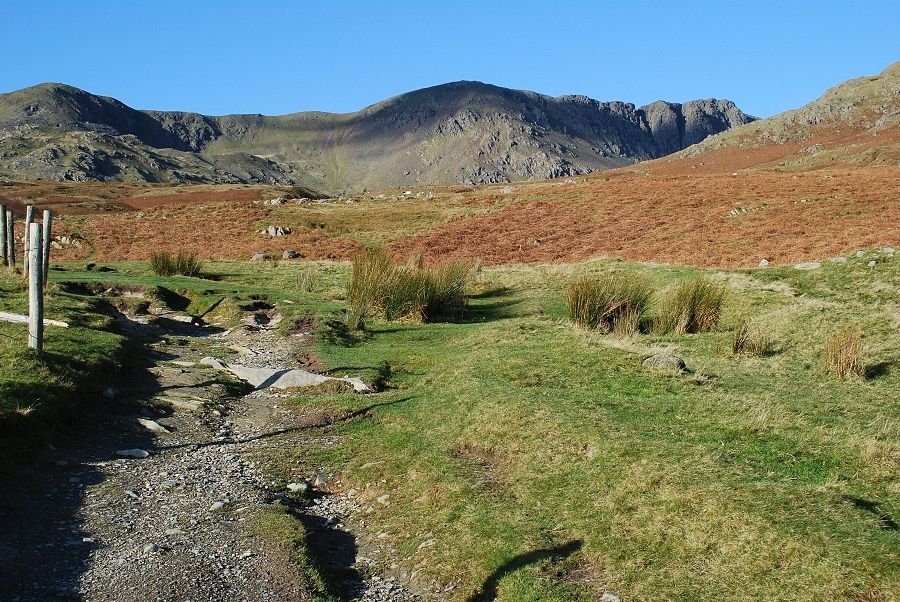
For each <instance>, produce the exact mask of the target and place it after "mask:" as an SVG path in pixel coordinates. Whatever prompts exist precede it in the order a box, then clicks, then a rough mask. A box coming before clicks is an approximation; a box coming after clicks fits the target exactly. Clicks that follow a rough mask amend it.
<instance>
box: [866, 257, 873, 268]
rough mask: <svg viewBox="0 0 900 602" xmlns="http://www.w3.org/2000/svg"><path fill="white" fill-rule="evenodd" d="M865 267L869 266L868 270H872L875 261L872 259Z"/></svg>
mask: <svg viewBox="0 0 900 602" xmlns="http://www.w3.org/2000/svg"><path fill="white" fill-rule="evenodd" d="M866 265H867V266H869V267H870V268H874V267H875V260H874V259H873V260H872V261H870V262H869V263H867V264H866Z"/></svg>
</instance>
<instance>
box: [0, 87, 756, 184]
mask: <svg viewBox="0 0 900 602" xmlns="http://www.w3.org/2000/svg"><path fill="white" fill-rule="evenodd" d="M753 119H754V118H753V117H750V116H748V115H746V114H744V113H743V112H741V110H740V109H738V108H737V107H736V106H735V104H734V103H733V102H731V101H727V100H715V99H708V100H695V101H691V102H686V103H684V104H679V103H669V102H663V101H657V102H654V103H652V104H649V105H647V106H644V107H641V108H635V106H634V105H632V104H628V103H624V102H600V101H596V100H593V99H590V98H587V97H585V96H561V97H558V98H552V97H549V96H544V95H541V94H537V93H534V92H527V91H519V90H510V89H506V88H500V87H497V86H492V85H489V84H483V83H480V82H456V83H450V84H444V85H441V86H435V87H432V88H426V89H423V90H417V91H414V92H410V93H407V94H402V95H400V96H397V97H394V98H391V99H388V100H386V101H383V102H380V103H377V104H375V105H372V106H370V107H367V108H365V109H363V110H361V111H359V112H356V113H348V114H335V113H322V112H306V113H294V114H291V115H283V116H277V117H270V116H263V115H227V116H222V117H210V116H205V115H200V114H197V113H185V112H174V111H139V110H136V109H133V108H131V107H129V106H127V105H125V104H123V103H121V102H119V101H118V100H116V99H114V98H108V97H104V96H96V95H93V94H90V93H88V92H85V91H83V90H80V89H78V88H74V87H72V86H66V85H62V84H41V85H38V86H34V87H32V88H26V89H24V90H19V91H16V92H11V93H8V94H3V95H0V176H2V177H5V178H9V179H34V178H41V179H46V180H122V181H147V182H187V183H201V182H203V183H241V182H248V183H249V182H264V183H270V184H302V185H306V186H309V187H311V188H316V189H320V190H330V191H342V190H358V189H361V188H364V187H369V188H372V187H385V186H397V185H406V184H415V183H428V184H454V183H465V184H481V183H494V182H508V181H514V180H522V179H537V178H552V177H559V176H570V175H579V174H584V173H588V172H592V171H598V170H604V169H609V168H613V167H620V166H624V165H629V164H632V163H635V162H637V161H643V160H646V159H653V158H656V157H662V156H664V155H668V154H670V153H672V152H676V151H679V150H681V149H684V148H686V147H688V146H690V145H692V144H695V143H697V142H700V141H702V140H704V139H705V138H706V137H707V136H709V135H711V134H716V133H719V132H722V131H724V130H727V129H728V128H731V127H735V126H739V125H743V124H746V123H749V122H751V121H752V120H753Z"/></svg>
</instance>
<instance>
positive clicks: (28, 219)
mask: <svg viewBox="0 0 900 602" xmlns="http://www.w3.org/2000/svg"><path fill="white" fill-rule="evenodd" d="M33 223H34V205H28V207H26V208H25V253H24V254H23V255H22V267H23V270H24V273H25V276H26V277H27V276H28V269H29V268H30V267H31V266H30V265H28V264H29V263H31V244H30V243H31V236H30V235H29V234H28V233H29V232H31V224H33Z"/></svg>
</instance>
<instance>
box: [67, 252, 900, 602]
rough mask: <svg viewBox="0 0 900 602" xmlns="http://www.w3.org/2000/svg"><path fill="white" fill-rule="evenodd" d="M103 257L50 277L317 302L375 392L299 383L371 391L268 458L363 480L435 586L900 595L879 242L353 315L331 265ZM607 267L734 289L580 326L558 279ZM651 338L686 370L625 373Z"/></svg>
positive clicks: (404, 568)
mask: <svg viewBox="0 0 900 602" xmlns="http://www.w3.org/2000/svg"><path fill="white" fill-rule="evenodd" d="M870 260H875V261H876V265H875V266H874V267H868V265H867V263H868V262H869V261H870ZM115 268H116V270H117V271H116V272H111V273H107V274H103V275H99V274H97V273H94V272H77V271H70V272H63V273H54V275H53V277H54V279H65V280H74V281H90V280H97V279H98V278H101V279H103V280H104V281H106V282H109V283H111V284H115V283H118V284H135V285H142V286H148V287H152V286H160V285H165V286H167V287H170V288H171V289H172V290H178V291H181V292H182V293H183V295H184V297H185V298H192V299H193V301H192V303H193V304H194V306H193V307H194V309H193V310H192V311H196V312H197V313H202V311H203V307H204V306H207V305H209V304H210V303H211V301H212V300H214V299H216V298H218V297H220V296H224V297H227V298H229V299H232V298H238V297H241V296H245V295H249V294H255V295H260V294H261V295H266V296H267V297H270V298H271V299H273V300H275V301H276V302H277V303H278V306H279V308H280V309H281V311H282V312H283V313H284V314H285V317H286V318H288V319H287V320H285V323H289V322H290V318H292V317H302V316H305V315H308V314H310V313H312V314H314V315H315V316H316V317H317V321H318V324H319V325H320V326H319V331H318V335H317V343H316V346H315V349H314V352H315V354H316V356H317V357H316V359H317V360H318V361H319V362H321V365H323V366H324V367H325V369H326V370H329V371H331V372H332V373H334V374H340V375H343V374H345V373H354V374H362V375H364V376H365V377H366V378H368V379H369V380H372V381H381V382H383V383H384V385H385V386H384V389H383V391H381V392H379V393H376V394H374V395H367V396H355V395H348V394H326V395H315V396H299V397H297V398H296V399H295V404H296V407H297V410H298V411H302V412H307V411H311V410H312V409H324V410H325V411H326V412H335V413H338V414H339V413H341V412H344V411H346V410H358V409H360V408H365V407H370V409H369V410H368V411H367V412H365V413H364V414H363V415H362V416H360V417H359V418H357V419H355V420H352V421H349V422H345V423H340V424H335V425H334V426H332V427H329V429H328V432H329V435H330V436H337V437H338V438H339V440H340V444H339V445H337V446H331V447H308V448H304V449H282V450H278V451H276V452H274V453H272V454H269V455H268V456H266V457H265V458H262V459H263V460H264V461H265V462H266V463H267V464H268V465H269V466H270V469H271V470H272V471H273V472H274V473H275V474H276V475H277V474H278V473H279V471H282V470H285V471H287V470H291V471H295V470H296V467H297V465H298V464H299V465H302V466H306V467H307V468H308V470H310V471H314V470H315V469H317V468H318V467H325V468H326V471H327V472H328V473H329V474H331V475H335V476H339V477H340V482H341V483H342V485H341V487H342V488H344V489H349V488H351V487H352V488H355V489H357V490H358V491H359V495H358V499H359V500H361V501H362V503H363V505H364V507H366V508H372V510H371V511H368V512H366V513H365V514H364V515H363V518H362V519H359V518H357V519H356V520H357V521H360V520H361V521H364V523H365V524H364V526H363V525H360V524H359V523H357V526H358V528H359V529H360V530H361V536H363V537H373V538H374V537H380V538H381V540H382V541H383V540H386V541H389V542H390V543H391V544H392V545H393V546H394V547H395V548H396V550H397V557H396V558H395V559H393V560H394V561H395V562H396V563H397V565H398V567H397V568H396V570H397V571H399V572H401V573H403V574H405V575H407V577H408V578H409V579H411V580H412V581H413V582H418V583H420V584H425V585H427V586H429V587H430V588H436V589H439V590H446V591H447V594H446V595H447V596H448V597H449V598H450V599H453V600H481V599H493V598H492V596H494V594H496V599H497V600H594V599H597V596H598V595H599V594H600V593H602V592H604V591H607V590H611V591H616V592H619V593H620V594H622V595H623V596H624V597H625V599H627V600H657V599H691V600H714V599H715V600H718V599H737V600H740V599H744V600H756V599H761V598H766V599H784V600H822V599H835V600H836V599H848V600H867V601H868V600H895V599H896V592H897V591H900V590H898V587H900V539H898V538H900V531H898V529H900V528H898V526H897V522H898V516H900V479H898V475H900V405H898V394H897V391H898V390H900V345H898V336H897V333H898V329H900V301H898V300H900V263H898V260H897V259H896V258H893V257H888V256H886V255H884V254H881V253H879V252H878V251H868V252H867V254H866V256H865V257H862V258H857V257H855V256H851V257H850V258H849V259H848V260H847V263H844V264H839V263H830V262H826V263H825V264H824V265H823V266H822V267H821V268H820V269H818V270H813V271H801V270H795V269H793V268H790V267H785V268H767V269H754V270H734V271H716V270H711V271H703V270H699V269H696V268H688V267H675V266H664V265H650V264H638V263H628V262H620V261H611V260H600V261H593V262H587V263H581V264H568V265H533V266H504V267H493V268H487V269H484V270H483V271H482V272H481V273H480V274H479V276H478V281H477V283H476V284H475V286H474V289H473V290H472V291H471V296H470V299H469V307H468V309H467V312H466V314H465V316H464V318H463V319H462V320H459V321H457V322H455V323H438V324H421V323H417V322H403V321H401V322H390V323H385V322H374V323H372V322H370V323H369V324H368V325H367V329H366V330H364V331H350V330H347V329H346V328H345V327H344V326H343V323H342V319H343V313H344V311H345V308H346V301H345V299H344V294H345V282H346V277H347V265H346V264H340V263H329V262H324V263H322V262H320V263H287V262H283V263H281V264H279V265H274V264H266V265H262V266H260V265H252V264H241V263H212V264H207V266H206V269H205V271H206V274H207V275H208V276H209V277H210V278H212V280H201V279H192V278H178V277H175V278H171V279H159V278H156V277H154V276H151V275H149V272H148V270H147V267H146V264H143V263H131V264H115ZM609 272H620V273H623V274H624V275H626V276H634V275H638V274H640V275H642V276H643V277H645V278H646V279H647V280H648V281H649V282H650V283H651V284H652V285H653V287H654V289H655V290H656V291H657V293H658V295H659V296H663V293H664V292H665V291H666V290H667V289H668V287H671V286H672V285H674V284H675V283H676V282H678V281H680V280H682V279H684V278H688V277H692V276H695V275H698V274H706V275H707V276H708V277H709V278H711V279H713V280H714V281H716V282H719V283H721V284H723V285H725V286H726V287H727V288H728V296H727V299H726V304H725V310H724V313H723V316H722V318H721V320H720V322H719V324H718V326H717V327H716V328H715V329H714V330H713V331H712V332H709V333H703V334H693V335H675V334H666V335H656V334H638V335H633V336H631V337H618V336H614V335H605V334H602V333H600V332H598V331H590V330H585V329H582V328H579V327H576V326H575V325H573V324H572V323H571V321H570V320H569V318H568V316H567V313H566V305H565V289H566V287H567V285H568V284H569V283H570V282H571V281H572V280H573V279H575V278H576V277H578V276H581V275H585V274H603V273H609ZM654 311H658V310H657V309H655V308H654V309H652V310H651V313H653V312H654ZM748 316H749V317H750V318H751V320H752V322H753V323H754V324H755V325H756V326H757V327H759V328H760V329H762V330H763V331H764V332H765V333H766V334H767V335H768V336H769V337H770V338H771V339H772V341H773V345H774V346H773V351H772V353H770V354H766V355H762V356H756V355H752V354H741V355H735V354H733V353H732V350H731V345H732V340H731V337H732V334H731V328H732V326H733V325H734V324H735V323H736V322H737V321H738V320H739V319H741V318H742V317H748ZM851 326H852V327H856V328H858V329H860V330H861V331H862V332H863V334H864V338H863V341H864V344H863V357H862V361H863V364H864V368H865V373H866V376H865V377H850V378H844V379H842V378H838V377H835V376H831V375H826V374H824V373H823V360H824V358H823V354H824V349H825V343H826V341H827V339H828V338H829V336H830V335H831V334H833V333H834V332H837V331H839V330H841V329H843V328H846V327H851ZM103 336H106V335H103ZM57 344H62V343H61V342H60V343H52V342H51V345H50V346H51V348H53V347H54V345H57ZM660 349H672V350H675V351H676V352H677V353H678V354H679V355H681V356H682V357H683V358H684V359H685V361H686V363H687V365H688V368H689V371H688V372H686V373H683V374H670V373H657V372H650V371H647V370H645V369H643V368H642V367H641V361H642V359H643V358H645V357H646V356H649V355H650V354H651V353H653V352H655V351H658V350H660ZM288 467H289V468H288ZM283 476H285V477H288V476H290V474H289V473H287V472H286V473H285V474H284V475H283ZM384 495H388V496H389V498H388V501H387V504H382V503H380V502H378V501H377V499H378V498H381V497H382V496H384ZM382 500H384V498H382ZM277 532H278V531H277V530H276V534H277Z"/></svg>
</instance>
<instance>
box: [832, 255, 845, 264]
mask: <svg viewBox="0 0 900 602" xmlns="http://www.w3.org/2000/svg"><path fill="white" fill-rule="evenodd" d="M831 263H847V258H846V257H844V256H843V255H838V256H837V257H832V258H831Z"/></svg>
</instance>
